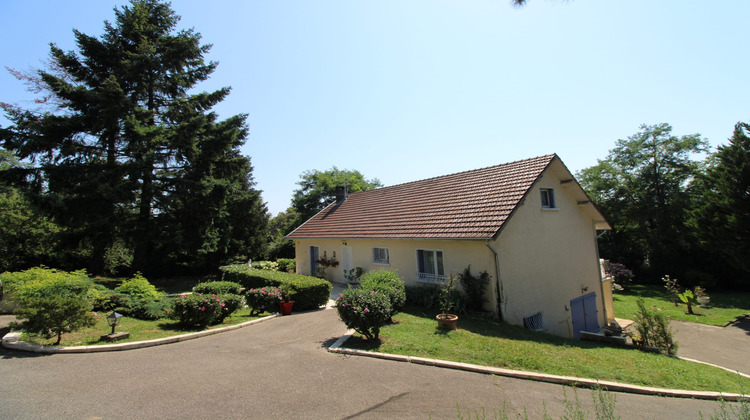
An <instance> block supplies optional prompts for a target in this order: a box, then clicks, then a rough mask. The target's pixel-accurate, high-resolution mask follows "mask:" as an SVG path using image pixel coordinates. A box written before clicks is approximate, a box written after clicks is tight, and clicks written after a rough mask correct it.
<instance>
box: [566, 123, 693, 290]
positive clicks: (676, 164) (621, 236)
mask: <svg viewBox="0 0 750 420" xmlns="http://www.w3.org/2000/svg"><path fill="white" fill-rule="evenodd" d="M640 128H641V131H640V132H638V133H636V134H634V135H632V136H629V137H628V138H627V139H625V140H617V142H616V145H615V148H614V149H612V150H610V152H609V155H608V156H607V158H606V159H604V160H599V161H598V164H597V165H596V166H593V167H590V168H587V169H584V170H582V171H580V172H579V173H578V174H577V177H578V179H579V181H580V182H581V185H582V186H583V187H584V189H586V191H587V192H589V194H591V196H592V199H593V200H594V202H595V203H596V204H597V206H598V207H599V208H600V209H601V210H602V212H603V213H604V214H605V216H607V218H608V219H609V221H610V223H611V224H612V226H613V231H612V233H611V234H610V235H609V236H607V235H605V236H604V237H603V238H602V240H601V242H600V243H601V245H602V256H603V257H604V258H610V259H613V260H616V261H618V262H622V263H625V264H627V265H629V266H632V267H635V268H636V269H637V270H639V271H640V272H642V273H643V272H646V273H651V274H655V275H659V274H664V273H666V272H668V271H667V270H674V269H675V267H680V262H681V261H683V260H684V259H685V258H687V255H688V254H687V252H688V251H689V250H690V244H689V243H688V241H686V238H687V237H689V236H690V235H689V232H688V231H687V229H686V227H685V221H686V213H685V209H686V208H687V207H688V206H689V205H690V202H691V195H690V193H689V190H688V186H689V185H690V182H691V181H692V180H693V179H694V178H695V176H696V175H697V174H698V173H700V169H701V163H700V161H696V160H694V158H695V157H696V156H700V155H701V154H703V153H705V152H706V150H707V142H706V140H704V139H703V138H701V136H700V135H699V134H691V135H685V136H680V137H678V136H674V135H672V127H671V126H670V125H669V124H657V125H651V126H649V125H642V126H641V127H640Z"/></svg>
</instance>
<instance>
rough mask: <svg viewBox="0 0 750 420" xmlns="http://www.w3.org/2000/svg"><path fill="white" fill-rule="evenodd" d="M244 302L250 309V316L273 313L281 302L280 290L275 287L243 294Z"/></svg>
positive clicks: (251, 290) (252, 290)
mask: <svg viewBox="0 0 750 420" xmlns="http://www.w3.org/2000/svg"><path fill="white" fill-rule="evenodd" d="M245 301H246V302H247V306H249V307H250V315H258V314H261V313H263V312H275V311H277V310H278V309H279V302H281V289H279V288H276V287H260V288H257V289H250V290H248V291H246V292H245Z"/></svg>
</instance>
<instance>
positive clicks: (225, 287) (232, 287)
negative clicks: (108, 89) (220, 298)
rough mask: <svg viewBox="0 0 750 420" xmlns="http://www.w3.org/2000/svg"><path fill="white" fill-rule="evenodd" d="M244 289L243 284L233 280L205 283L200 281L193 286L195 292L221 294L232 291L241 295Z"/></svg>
mask: <svg viewBox="0 0 750 420" xmlns="http://www.w3.org/2000/svg"><path fill="white" fill-rule="evenodd" d="M240 290H242V285H240V284H239V283H235V282H233V281H209V282H205V283H198V284H197V285H195V287H193V293H203V294H209V295H210V294H214V295H221V294H225V293H231V294H234V295H239V294H240Z"/></svg>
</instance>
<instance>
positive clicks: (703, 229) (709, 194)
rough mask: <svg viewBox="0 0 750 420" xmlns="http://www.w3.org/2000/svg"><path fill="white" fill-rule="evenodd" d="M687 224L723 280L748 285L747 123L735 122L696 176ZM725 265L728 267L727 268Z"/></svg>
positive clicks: (749, 157)
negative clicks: (713, 258)
mask: <svg viewBox="0 0 750 420" xmlns="http://www.w3.org/2000/svg"><path fill="white" fill-rule="evenodd" d="M690 225H691V227H692V228H693V229H694V230H695V232H696V235H697V237H698V239H699V240H700V243H701V245H702V247H703V250H704V252H706V253H708V254H709V255H711V256H713V257H715V258H716V260H718V262H719V264H715V265H714V266H713V267H711V268H713V269H716V270H718V271H720V272H721V273H722V274H724V278H723V281H722V282H723V283H724V284H725V285H730V286H744V287H745V288H747V287H748V286H750V125H749V124H747V123H742V122H739V123H737V124H736V125H735V126H734V133H733V135H732V137H731V138H730V139H729V144H728V145H722V146H719V147H718V149H717V150H716V152H715V153H714V154H713V155H712V156H711V158H710V159H709V165H708V168H707V169H706V173H705V175H703V176H701V177H700V178H699V181H698V182H697V187H696V195H695V200H694V205H693V210H692V211H691V213H690ZM727 268H728V269H727Z"/></svg>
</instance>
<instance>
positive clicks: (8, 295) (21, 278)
mask: <svg viewBox="0 0 750 420" xmlns="http://www.w3.org/2000/svg"><path fill="white" fill-rule="evenodd" d="M60 278H76V279H82V280H86V281H87V282H89V283H90V284H93V282H92V281H91V279H90V278H89V277H88V275H87V274H86V270H79V271H73V272H67V271H61V270H56V269H54V268H47V267H34V268H29V269H28V270H24V271H14V272H9V271H6V272H4V273H2V274H0V281H2V283H3V292H4V295H5V296H4V297H5V299H11V300H12V299H13V295H14V293H15V291H16V290H17V289H18V288H19V287H20V286H23V285H24V284H28V283H31V282H45V281H51V280H55V281H56V280H59V279H60Z"/></svg>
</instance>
